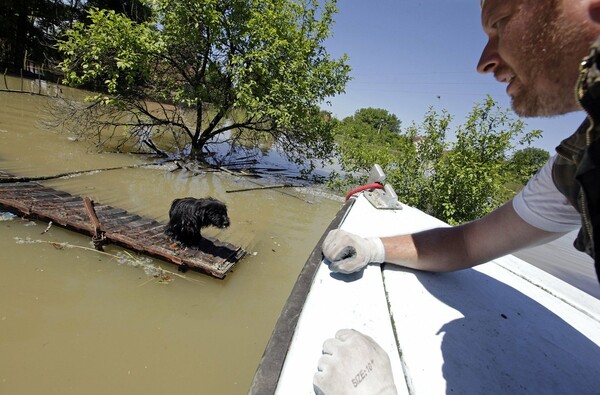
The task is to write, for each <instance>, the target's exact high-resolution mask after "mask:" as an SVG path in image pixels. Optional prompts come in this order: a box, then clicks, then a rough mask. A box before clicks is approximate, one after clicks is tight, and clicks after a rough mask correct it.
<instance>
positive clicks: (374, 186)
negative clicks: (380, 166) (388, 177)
mask: <svg viewBox="0 0 600 395" xmlns="http://www.w3.org/2000/svg"><path fill="white" fill-rule="evenodd" d="M371 189H383V184H380V183H378V182H374V183H372V184H366V185H362V186H360V187H356V188H354V189H352V190H351V191H350V192H348V193H347V194H346V201H348V199H350V198H351V197H352V196H353V195H356V194H357V193H359V192H362V191H367V190H371Z"/></svg>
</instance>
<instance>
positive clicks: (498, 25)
mask: <svg viewBox="0 0 600 395" xmlns="http://www.w3.org/2000/svg"><path fill="white" fill-rule="evenodd" d="M506 19H507V18H506V17H504V18H500V19H498V20H496V22H494V23H493V24H492V28H493V29H495V30H499V29H501V28H502V26H504V23H505V22H506Z"/></svg>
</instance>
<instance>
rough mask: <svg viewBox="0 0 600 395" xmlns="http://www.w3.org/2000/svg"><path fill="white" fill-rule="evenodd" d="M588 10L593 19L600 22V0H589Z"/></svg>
mask: <svg viewBox="0 0 600 395" xmlns="http://www.w3.org/2000/svg"><path fill="white" fill-rule="evenodd" d="M588 12H589V14H590V18H591V19H592V21H594V22H596V23H600V0H589V5H588Z"/></svg>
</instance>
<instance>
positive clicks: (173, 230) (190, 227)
mask: <svg viewBox="0 0 600 395" xmlns="http://www.w3.org/2000/svg"><path fill="white" fill-rule="evenodd" d="M207 226H215V227H217V228H226V227H228V226H229V217H228V216H227V206H226V205H225V204H224V203H222V202H220V201H218V200H217V199H213V198H204V199H196V198H193V197H186V198H182V199H175V200H173V203H171V209H170V210H169V224H168V225H167V228H166V230H165V233H166V234H167V235H169V236H171V237H172V238H173V239H175V240H177V241H179V242H180V243H182V244H184V245H186V246H189V247H193V246H198V245H199V243H200V240H202V235H201V234H200V229H202V228H206V227H207Z"/></svg>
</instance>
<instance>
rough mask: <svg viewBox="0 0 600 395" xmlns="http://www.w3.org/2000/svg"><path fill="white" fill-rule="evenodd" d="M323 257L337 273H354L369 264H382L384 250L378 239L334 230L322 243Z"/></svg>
mask: <svg viewBox="0 0 600 395" xmlns="http://www.w3.org/2000/svg"><path fill="white" fill-rule="evenodd" d="M323 255H324V256H325V258H327V259H328V260H329V261H330V262H331V263H330V265H329V268H330V269H331V271H333V272H337V273H344V274H349V273H354V272H357V271H359V270H361V269H362V268H363V267H365V266H367V265H368V264H369V263H371V262H372V263H383V262H384V261H385V248H384V247H383V243H382V242H381V239H380V238H378V237H372V238H364V237H360V236H357V235H355V234H352V233H349V232H346V231H344V230H340V229H334V230H332V231H331V232H329V234H328V235H327V237H326V238H325V241H324V242H323Z"/></svg>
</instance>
